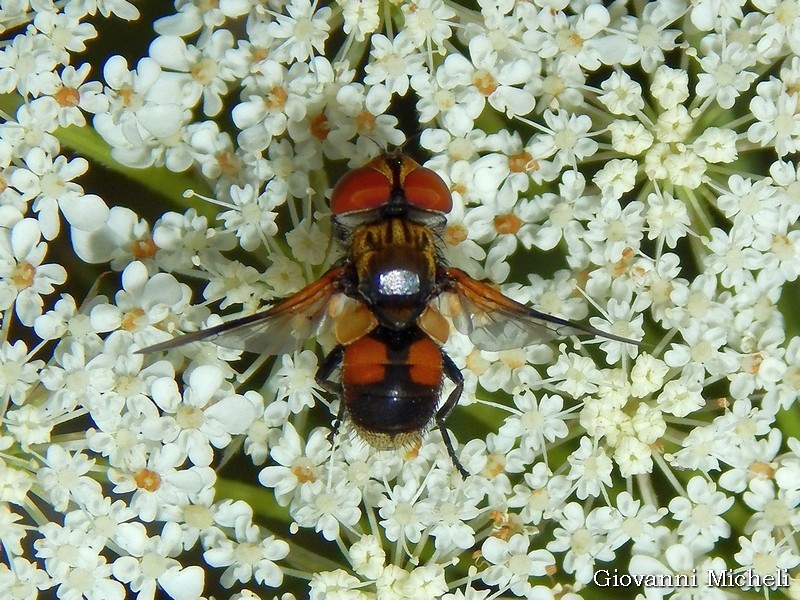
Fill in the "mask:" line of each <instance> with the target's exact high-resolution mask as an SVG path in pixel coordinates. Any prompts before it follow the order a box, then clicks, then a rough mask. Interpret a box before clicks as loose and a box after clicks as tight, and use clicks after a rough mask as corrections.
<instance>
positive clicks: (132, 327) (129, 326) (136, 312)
mask: <svg viewBox="0 0 800 600" xmlns="http://www.w3.org/2000/svg"><path fill="white" fill-rule="evenodd" d="M143 316H144V311H143V310H142V309H141V308H134V309H133V310H132V311H130V312H129V313H128V314H126V315H125V316H124V317H123V318H122V324H121V327H122V329H124V330H125V331H136V329H138V325H137V321H138V320H139V319H140V318H142V317H143Z"/></svg>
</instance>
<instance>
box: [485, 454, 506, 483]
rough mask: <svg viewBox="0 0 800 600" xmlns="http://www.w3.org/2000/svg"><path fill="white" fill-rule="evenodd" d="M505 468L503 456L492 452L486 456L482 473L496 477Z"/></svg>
mask: <svg viewBox="0 0 800 600" xmlns="http://www.w3.org/2000/svg"><path fill="white" fill-rule="evenodd" d="M505 468H506V461H505V456H501V455H500V454H498V453H497V452H492V453H490V454H489V456H488V457H487V461H486V466H484V467H483V474H484V475H485V476H487V477H490V478H492V477H497V476H498V475H500V473H502V472H503V471H504V470H505Z"/></svg>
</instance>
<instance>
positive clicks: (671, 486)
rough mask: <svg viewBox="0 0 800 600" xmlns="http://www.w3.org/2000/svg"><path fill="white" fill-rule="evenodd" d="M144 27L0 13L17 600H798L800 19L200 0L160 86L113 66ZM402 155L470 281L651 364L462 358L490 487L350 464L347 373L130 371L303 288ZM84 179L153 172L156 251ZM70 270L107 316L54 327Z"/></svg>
mask: <svg viewBox="0 0 800 600" xmlns="http://www.w3.org/2000/svg"><path fill="white" fill-rule="evenodd" d="M134 4H135V3H132V2H128V1H127V0H59V1H54V0H16V1H8V2H0V31H3V32H4V35H3V40H2V41H0V116H2V123H0V311H2V313H1V314H2V317H1V319H0V331H1V332H2V338H0V547H2V559H1V560H0V590H2V592H0V595H2V596H3V597H4V598H15V599H16V598H20V599H28V598H33V597H36V596H37V594H38V593H39V592H42V593H48V594H53V595H54V596H55V597H59V598H70V599H72V598H75V599H79V598H104V599H112V600H113V599H115V598H124V597H127V596H126V594H127V595H129V596H135V597H137V598H142V599H145V598H154V597H156V595H157V594H160V593H163V594H166V595H167V596H169V597H171V598H176V599H191V598H200V597H207V596H211V595H215V594H216V595H218V596H219V595H220V594H233V593H236V594H237V596H236V597H240V598H252V597H256V595H257V594H267V593H274V591H268V590H267V589H266V587H264V586H269V587H272V588H279V589H280V591H281V592H285V595H284V596H282V598H290V597H293V596H292V594H296V595H297V596H298V597H304V596H305V595H308V594H310V597H311V598H326V599H330V600H336V599H344V598H347V599H369V598H380V599H393V598H398V599H405V598H412V597H413V598H446V599H448V600H457V599H466V598H471V599H480V598H490V597H491V598H495V597H498V596H503V597H508V596H516V597H526V598H555V597H559V598H563V597H567V596H569V597H570V598H579V597H580V594H581V590H582V589H584V588H587V586H588V587H589V588H591V587H592V585H593V583H592V582H593V573H594V572H595V571H596V570H597V569H599V568H601V567H602V568H606V567H608V566H609V565H613V566H614V567H615V568H619V569H622V570H627V571H630V572H631V573H643V574H647V573H660V574H664V573H667V574H686V573H691V572H693V570H697V571H702V570H705V569H716V570H723V569H740V570H742V569H750V570H753V571H754V572H756V573H760V574H765V575H766V574H770V573H774V572H775V571H776V570H781V569H789V570H791V573H792V575H793V578H792V579H791V586H792V589H791V590H784V591H786V592H787V593H791V594H794V595H795V596H797V595H798V594H800V577H798V576H797V575H796V573H797V572H796V571H795V569H796V568H797V567H798V565H800V551H799V550H798V532H799V531H800V441H798V439H800V429H798V427H797V422H796V419H794V418H792V414H793V413H796V411H797V406H796V405H797V401H798V393H799V392H800V337H799V336H798V335H797V310H796V306H795V305H794V301H793V299H792V297H793V293H794V292H795V291H796V286H797V283H796V282H797V279H798V275H799V274H800V230H799V229H798V226H797V220H798V217H799V216H800V168H799V167H798V160H797V157H798V152H799V151H800V109H799V108H798V107H800V3H799V2H798V1H797V0H783V1H782V2H778V1H777V0H751V2H750V3H749V4H745V3H744V2H741V1H737V0H697V1H696V2H692V3H689V2H686V1H684V0H660V1H655V2H636V3H633V2H631V3H620V2H617V3H612V4H610V5H609V6H606V4H608V3H594V2H567V0H532V1H529V2H515V1H514V0H479V1H478V2H477V6H476V5H474V4H471V5H470V6H465V5H462V4H459V3H456V2H453V1H451V0H409V1H406V2H388V1H387V2H378V1H377V0H341V1H340V2H338V3H332V4H331V5H330V6H320V5H318V4H317V3H311V2H310V1H309V0H288V1H285V0H217V1H215V2H208V1H195V0H176V1H175V3H174V6H175V10H174V13H173V14H170V15H168V16H164V17H162V18H159V19H158V20H156V21H155V23H154V31H155V34H154V38H153V40H152V43H151V44H150V46H149V51H148V55H147V56H145V57H142V58H141V59H140V60H138V61H137V62H136V63H135V64H133V65H131V64H129V63H128V61H127V60H126V59H125V58H123V57H122V56H110V57H102V58H99V59H98V58H97V57H96V56H92V55H91V49H92V44H93V42H94V41H95V40H96V38H98V37H99V36H101V35H102V34H103V31H104V28H103V26H104V24H105V23H106V22H107V21H106V19H110V20H112V21H116V24H117V26H122V27H124V26H125V24H124V23H121V22H120V20H124V21H136V20H138V19H139V18H140V14H139V11H138V9H137V8H136V6H135V5H134ZM417 133H418V134H419V137H418V139H417V138H416V134H417ZM98 134H99V137H98ZM409 138H410V139H411V142H412V143H414V142H418V145H419V146H420V147H421V152H420V154H423V155H424V156H429V157H430V159H429V160H428V161H427V163H426V166H428V167H430V168H432V169H434V170H435V171H436V172H438V173H439V174H440V175H441V176H442V177H443V179H444V180H445V181H446V183H447V184H448V185H449V187H450V189H451V191H452V194H453V201H454V208H453V210H452V212H451V213H449V214H448V222H447V226H446V228H445V231H444V234H443V246H444V247H445V254H446V257H447V260H448V262H449V263H450V264H452V265H454V266H457V267H460V268H463V269H465V270H466V271H468V272H469V273H470V274H471V275H472V276H475V277H478V278H488V279H491V280H493V281H494V282H495V283H498V284H499V283H503V282H508V283H507V284H506V285H504V287H503V291H504V292H505V293H506V294H508V295H509V296H512V297H514V298H515V299H517V300H519V301H521V302H525V303H528V304H530V305H531V306H535V307H536V308H537V309H538V310H541V311H543V312H545V313H548V314H556V315H559V316H562V317H565V318H569V319H572V320H575V321H582V320H585V319H587V317H588V315H589V314H590V313H591V314H599V315H601V316H595V317H592V318H591V320H590V321H591V323H592V324H593V325H594V326H596V327H598V328H600V329H604V330H607V331H609V332H611V333H614V334H616V335H619V336H624V337H628V338H634V339H642V340H643V343H642V345H641V346H640V347H638V348H637V347H636V346H635V345H633V344H630V345H625V344H620V343H616V342H611V341H604V340H597V342H598V343H599V346H598V348H597V349H593V347H592V344H591V343H584V344H581V343H578V342H577V341H573V342H564V343H562V344H561V345H559V346H558V347H554V346H547V345H533V346H529V347H526V348H518V349H512V350H506V351H502V352H487V351H479V350H477V349H476V348H475V347H474V346H473V345H472V343H471V342H470V340H469V339H468V338H467V337H465V336H462V335H460V334H456V333H454V334H453V335H452V336H451V339H450V340H449V341H448V343H447V345H446V346H445V350H446V351H447V353H448V354H449V355H450V356H451V357H452V358H453V360H454V362H455V363H456V364H457V365H458V367H459V368H461V369H462V371H463V374H464V377H465V380H466V384H465V392H464V397H463V399H462V402H461V404H462V406H461V407H459V408H456V410H455V412H454V414H453V416H452V418H451V421H449V422H448V425H449V426H452V427H453V428H454V429H455V430H456V432H457V433H458V435H459V437H460V438H461V442H462V444H460V445H459V444H458V443H457V442H456V439H455V437H453V441H454V443H455V444H456V452H457V454H458V455H459V456H460V459H461V462H462V463H463V465H464V467H465V468H466V469H467V470H468V471H469V473H470V474H471V475H470V477H468V478H467V479H466V480H465V481H462V479H461V477H460V475H459V474H458V472H457V471H456V470H455V469H454V467H453V465H452V463H451V461H450V458H449V457H448V455H447V453H446V452H445V449H444V443H443V440H442V439H441V435H440V433H439V432H438V431H436V430H433V431H431V432H430V433H429V434H428V435H427V436H426V437H425V438H424V440H423V442H422V444H421V446H420V447H414V448H404V449H400V450H397V451H383V452H377V451H375V450H373V449H371V448H370V447H369V446H368V445H367V444H366V443H364V442H363V441H361V440H359V439H358V438H356V437H355V436H353V435H351V432H348V431H347V424H346V423H345V425H344V430H343V432H342V433H341V434H340V435H339V436H338V438H337V441H338V443H337V445H336V446H334V447H332V445H331V443H330V441H329V433H330V431H331V428H330V426H321V424H325V423H328V408H330V413H331V418H332V416H333V415H334V414H335V413H336V408H335V400H336V399H335V398H332V397H330V396H329V395H327V394H326V393H325V392H323V391H322V390H321V389H320V387H319V386H318V384H317V383H316V382H315V373H316V370H317V367H318V363H319V361H320V357H321V356H322V352H324V350H326V349H329V348H330V344H329V343H328V342H327V341H326V340H320V345H321V346H322V350H320V351H315V350H312V349H311V348H315V347H314V346H313V345H312V343H311V342H309V346H308V349H305V350H303V351H302V352H297V353H295V354H286V355H282V356H280V357H279V358H278V359H277V360H275V361H274V362H268V359H269V357H266V356H264V357H258V358H257V359H256V360H255V361H254V362H253V361H251V362H250V363H245V364H244V366H242V364H241V363H238V362H236V361H237V360H238V359H239V358H240V357H241V353H240V352H239V351H235V350H230V349H225V348H221V347H217V346H214V345H211V344H194V345H191V346H186V347H181V348H178V349H175V350H171V351H169V353H168V354H167V355H166V357H163V355H152V354H150V355H142V354H136V353H135V352H136V350H137V349H139V348H143V347H146V346H148V345H151V344H155V343H158V342H162V341H165V340H167V339H171V338H172V337H174V336H175V335H177V334H179V333H181V332H188V331H194V330H197V329H198V328H199V327H202V326H212V325H215V324H219V323H220V322H221V319H220V317H218V316H216V315H213V314H212V308H213V309H214V310H216V309H217V308H219V309H222V310H226V309H227V310H226V312H230V311H231V309H233V310H234V311H239V312H241V314H250V313H252V312H253V311H255V310H257V309H258V308H259V307H260V306H262V305H263V304H264V303H269V302H271V301H272V300H274V299H275V298H280V297H284V296H286V295H288V294H290V293H292V292H294V291H296V290H298V289H300V288H301V287H302V286H303V285H305V284H308V283H310V282H312V281H314V280H315V279H316V278H317V277H319V276H320V275H321V274H322V273H323V272H325V270H326V269H327V268H328V267H330V266H331V264H333V262H334V261H335V260H336V258H337V257H338V254H337V253H338V252H339V250H340V249H338V248H335V247H334V246H333V245H332V244H331V242H330V237H331V236H330V223H329V220H328V216H329V214H330V210H329V208H328V206H327V201H326V197H325V192H326V191H327V190H328V189H329V188H330V187H331V183H332V182H333V181H334V178H333V177H332V176H329V175H328V174H329V173H337V172H338V173H341V172H343V171H344V170H345V169H346V168H347V167H353V166H358V165H360V164H362V163H364V162H365V161H366V160H368V159H369V158H371V157H373V156H375V155H376V154H378V153H379V152H381V151H382V150H385V149H390V148H393V147H396V146H398V145H401V144H404V143H406V141H407V139H409ZM62 145H64V146H65V147H64V148H62ZM109 152H110V158H109V156H108V153H109ZM79 155H82V156H79ZM83 156H85V157H86V158H84V157H83ZM87 159H89V160H87ZM93 160H95V161H98V162H100V161H102V162H103V163H104V166H105V168H106V169H108V170H110V172H111V173H112V174H114V176H115V177H119V178H120V180H122V178H123V177H126V176H131V172H132V171H131V168H133V169H146V170H145V171H142V172H143V173H145V174H146V175H144V176H142V177H141V184H142V185H143V186H145V188H146V189H150V190H152V192H153V198H154V199H157V200H156V202H158V203H162V204H163V206H164V208H163V210H162V213H163V215H162V216H161V217H160V218H159V219H158V220H157V222H155V224H154V225H152V226H151V225H150V224H149V223H148V222H146V221H145V220H144V219H143V218H142V217H141V216H140V215H139V214H137V212H136V211H135V210H132V209H129V208H123V207H122V206H111V208H109V205H111V204H113V202H112V199H111V198H106V199H102V198H100V197H99V196H97V195H95V194H91V193H87V192H86V191H85V190H84V187H83V186H82V185H81V184H80V183H78V181H77V180H78V179H79V178H80V177H81V176H83V175H85V174H86V173H87V171H88V170H89V169H90V167H91V166H92V161H93ZM176 182H177V183H176ZM181 185H183V188H185V187H191V188H192V189H193V190H197V191H194V192H191V193H189V194H187V198H179V197H171V196H170V193H168V192H164V190H165V189H168V190H174V189H176V186H181ZM201 192H203V193H204V194H205V195H201ZM152 204H153V202H152V199H149V198H144V199H140V200H139V207H141V210H140V212H142V213H149V214H152V212H153V206H152ZM188 204H191V205H192V207H191V208H187V206H188ZM219 207H222V209H221V210H220V209H219ZM160 208H161V207H159V206H157V207H156V209H160ZM64 223H66V225H67V226H66V227H62V225H63V224H64ZM67 237H69V240H67ZM55 244H57V246H54V245H55ZM69 244H71V245H69ZM54 247H57V248H59V249H60V250H59V251H58V252H52V251H51V252H50V253H48V249H50V250H52V249H53V248H54ZM64 248H70V251H74V254H75V255H76V256H77V259H76V258H75V257H67V256H65V255H64V254H63V252H64V251H63V249H64ZM551 259H552V260H551ZM81 261H83V263H95V264H103V265H110V267H111V269H113V270H114V271H116V272H118V273H120V274H121V275H120V277H121V283H120V284H119V286H118V291H116V292H115V293H111V294H109V295H108V296H104V295H102V293H101V292H100V291H99V290H106V289H108V287H107V286H108V285H109V282H110V280H111V278H105V279H101V280H100V281H99V282H98V285H97V288H96V289H94V290H92V291H91V292H90V293H88V294H87V297H86V298H85V299H81V300H78V301H76V300H75V299H74V297H73V296H71V295H69V294H67V293H61V295H60V297H56V296H55V293H56V291H58V290H59V289H63V288H61V286H63V285H64V284H65V282H66V281H67V278H68V275H72V274H73V272H72V269H74V268H75V265H76V264H80V263H81ZM520 272H522V273H524V274H525V275H527V278H525V275H523V277H522V278H520V277H518V276H517V275H518V274H519V273H520ZM512 274H513V275H512ZM513 279H516V283H511V281H512V280H513ZM197 282H200V283H199V285H197ZM189 284H194V285H196V287H197V289H198V290H201V292H200V293H201V294H202V299H201V300H194V301H193V300H192V288H190V286H189ZM590 309H591V310H590ZM784 312H785V313H786V315H784ZM585 342H591V340H585ZM270 369H271V370H270ZM265 374H268V376H267V375H265ZM448 392H449V388H448V384H445V390H444V394H447V393H448ZM323 399H324V400H325V402H324V404H325V406H323V407H320V406H316V407H315V405H318V404H320V403H321V402H320V401H321V400H323ZM501 399H502V402H501V401H500V400H501ZM328 401H334V405H333V406H329V405H328ZM311 407H315V408H311ZM487 422H488V423H491V424H492V425H490V426H489V428H488V433H487V428H486V423H487ZM240 450H243V452H241V451H240ZM246 463H250V466H252V465H255V466H256V467H257V469H252V470H253V472H254V475H253V476H252V477H250V478H249V479H245V480H240V481H233V479H232V478H234V477H235V476H236V473H235V471H236V470H237V469H239V468H240V467H241V466H242V465H243V464H246ZM231 465H233V466H231ZM259 469H260V471H259ZM256 480H257V481H256ZM215 493H216V496H217V498H216V499H215ZM225 498H227V499H225ZM244 499H246V500H247V502H245V501H244ZM254 510H255V511H256V514H254ZM267 522H269V523H270V524H271V525H272V530H270V529H267V528H266V527H265V526H264V524H265V523H267ZM281 524H283V525H281ZM280 527H283V529H277V528H280ZM301 531H302V533H303V535H297V536H296V537H295V535H296V534H298V533H300V532H301ZM314 535H318V539H319V543H318V544H313V543H311V544H309V543H308V540H309V539H313V538H312V537H311V536H314ZM290 543H291V544H294V545H293V546H290ZM309 581H310V583H306V582H309ZM217 582H219V585H220V586H222V588H219V587H216V588H215V587H214V586H215V585H217ZM159 589H160V590H161V592H159V591H158V590H159ZM220 589H222V590H223V591H220ZM309 589H310V592H309V591H308V590H309ZM225 590H231V591H225ZM234 590H235V592H234ZM738 591H740V592H741V591H742V590H738ZM592 593H594V595H595V596H596V595H597V594H598V590H597V589H594V590H592ZM601 593H606V592H604V591H602V590H601ZM726 594H727V592H725V591H724V590H720V589H710V588H702V587H701V588H697V589H688V590H687V589H673V588H667V587H662V588H648V589H647V590H646V595H647V597H648V598H656V597H664V596H671V597H675V598H689V597H704V598H706V597H713V598H722V597H727V595H726Z"/></svg>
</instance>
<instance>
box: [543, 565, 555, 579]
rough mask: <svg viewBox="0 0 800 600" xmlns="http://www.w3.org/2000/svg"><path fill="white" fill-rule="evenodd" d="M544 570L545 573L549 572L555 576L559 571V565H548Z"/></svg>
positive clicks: (551, 575)
mask: <svg viewBox="0 0 800 600" xmlns="http://www.w3.org/2000/svg"><path fill="white" fill-rule="evenodd" d="M544 570H545V573H547V574H548V575H549V576H550V577H553V576H554V575H555V574H556V573H558V567H556V566H555V565H547V566H546V567H545V568H544Z"/></svg>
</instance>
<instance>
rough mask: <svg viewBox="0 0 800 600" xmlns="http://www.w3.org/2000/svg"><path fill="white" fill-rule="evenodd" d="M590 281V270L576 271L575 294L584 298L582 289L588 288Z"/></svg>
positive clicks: (573, 293)
mask: <svg viewBox="0 0 800 600" xmlns="http://www.w3.org/2000/svg"><path fill="white" fill-rule="evenodd" d="M588 281H589V271H586V270H584V271H579V272H577V273H575V289H574V290H573V292H572V295H573V296H577V297H579V298H582V297H583V296H582V295H581V292H580V290H585V289H586V283H587V282H588Z"/></svg>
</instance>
